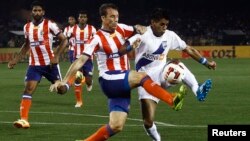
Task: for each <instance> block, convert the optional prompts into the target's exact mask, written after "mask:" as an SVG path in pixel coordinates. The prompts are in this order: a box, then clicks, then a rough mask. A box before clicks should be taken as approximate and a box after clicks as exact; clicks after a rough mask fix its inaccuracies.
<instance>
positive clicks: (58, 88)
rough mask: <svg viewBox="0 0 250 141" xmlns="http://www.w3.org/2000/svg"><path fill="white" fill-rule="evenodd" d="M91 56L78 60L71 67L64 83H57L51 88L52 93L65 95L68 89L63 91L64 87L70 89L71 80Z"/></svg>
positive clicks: (85, 55) (83, 56)
mask: <svg viewBox="0 0 250 141" xmlns="http://www.w3.org/2000/svg"><path fill="white" fill-rule="evenodd" d="M89 57H90V56H89V55H87V54H82V55H81V56H80V57H79V58H78V59H76V60H75V61H74V62H73V63H72V64H71V65H70V67H69V69H68V71H67V73H66V75H65V77H64V78H63V80H62V81H56V82H55V84H52V85H51V86H50V91H51V92H52V91H56V92H57V93H59V94H64V93H66V92H67V90H66V89H64V90H63V88H64V87H67V89H69V86H70V84H69V83H68V82H69V81H70V79H71V78H73V77H74V76H75V74H76V72H77V71H78V70H79V69H80V68H81V67H82V66H83V65H84V64H85V62H86V61H87V60H88V59H89Z"/></svg>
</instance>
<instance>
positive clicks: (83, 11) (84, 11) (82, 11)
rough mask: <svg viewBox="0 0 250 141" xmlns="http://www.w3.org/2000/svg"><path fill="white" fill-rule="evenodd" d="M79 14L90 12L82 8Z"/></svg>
mask: <svg viewBox="0 0 250 141" xmlns="http://www.w3.org/2000/svg"><path fill="white" fill-rule="evenodd" d="M78 14H86V15H88V12H87V11H86V10H80V11H79V12H78Z"/></svg>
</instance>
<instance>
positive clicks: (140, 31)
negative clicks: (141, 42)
mask: <svg viewBox="0 0 250 141" xmlns="http://www.w3.org/2000/svg"><path fill="white" fill-rule="evenodd" d="M134 31H135V33H137V34H144V33H145V32H146V31H147V27H146V26H143V25H140V24H137V25H135V26H134Z"/></svg>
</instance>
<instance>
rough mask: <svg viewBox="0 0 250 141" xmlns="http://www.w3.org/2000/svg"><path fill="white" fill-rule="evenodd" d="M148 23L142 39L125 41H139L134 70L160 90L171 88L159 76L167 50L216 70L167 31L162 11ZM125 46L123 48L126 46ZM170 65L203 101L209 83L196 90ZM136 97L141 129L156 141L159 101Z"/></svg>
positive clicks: (141, 91) (144, 93)
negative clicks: (148, 77)
mask: <svg viewBox="0 0 250 141" xmlns="http://www.w3.org/2000/svg"><path fill="white" fill-rule="evenodd" d="M150 22H151V24H150V25H149V26H148V27H147V31H146V32H145V33H144V34H143V35H139V34H137V35H135V36H133V37H132V38H130V39H129V42H133V41H134V40H138V39H139V40H140V41H141V43H140V45H139V46H138V47H137V48H136V49H135V53H136V54H135V64H136V66H135V67H136V70H137V71H138V72H146V73H147V74H148V75H149V76H150V77H151V78H152V79H153V80H154V81H155V82H156V83H157V84H159V85H161V86H162V87H165V88H168V87H171V86H173V85H171V84H166V80H165V79H164V76H163V75H164V74H162V72H163V70H164V67H165V66H166V60H167V54H168V52H169V51H170V50H179V51H184V52H186V53H187V54H189V55H190V56H191V57H192V58H193V59H194V60H196V61H198V62H199V63H200V64H202V65H204V66H206V67H207V68H208V69H215V68H216V62H214V61H208V60H207V59H206V58H204V57H202V56H201V54H200V53H199V52H198V51H197V50H196V49H194V48H193V47H191V46H189V45H187V44H186V43H185V42H184V41H183V40H182V39H181V38H180V37H179V36H178V35H177V34H176V33H175V32H173V31H170V30H167V26H168V24H169V16H168V13H167V12H166V10H164V9H161V8H156V9H154V10H153V11H152V13H151V15H150ZM129 42H127V43H125V44H129ZM121 50H123V51H121ZM123 53H126V51H125V52H124V49H123V48H122V49H120V52H119V54H120V55H122V54H123ZM170 62H171V61H170ZM172 63H175V64H179V65H181V67H182V68H183V69H184V71H185V77H184V79H183V82H184V83H185V84H187V85H188V86H189V88H191V89H192V91H193V93H194V95H195V96H196V97H197V99H198V100H199V101H204V100H205V98H206V96H207V93H208V92H209V90H210V88H211V83H212V82H211V80H210V79H208V80H206V81H205V82H204V83H203V84H201V85H200V86H199V85H198V82H197V80H196V78H195V76H194V75H193V74H192V73H191V72H190V70H189V69H188V68H187V67H186V66H185V65H184V64H183V63H181V62H179V61H178V60H173V61H172ZM138 93H139V99H140V103H141V111H142V118H143V124H144V129H145V131H146V132H147V134H148V135H149V136H150V137H152V139H153V140H155V141H160V140H161V137H160V135H159V133H158V131H157V128H156V125H155V124H154V116H155V110H156V107H157V103H158V102H159V98H156V97H155V96H152V95H150V94H149V93H148V92H147V91H146V90H145V89H144V88H143V87H139V88H138Z"/></svg>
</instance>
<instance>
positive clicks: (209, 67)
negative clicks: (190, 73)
mask: <svg viewBox="0 0 250 141" xmlns="http://www.w3.org/2000/svg"><path fill="white" fill-rule="evenodd" d="M206 67H207V68H208V69H213V70H215V69H216V62H215V61H211V62H210V61H208V62H207V64H206Z"/></svg>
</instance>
